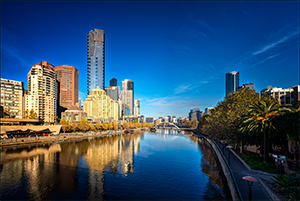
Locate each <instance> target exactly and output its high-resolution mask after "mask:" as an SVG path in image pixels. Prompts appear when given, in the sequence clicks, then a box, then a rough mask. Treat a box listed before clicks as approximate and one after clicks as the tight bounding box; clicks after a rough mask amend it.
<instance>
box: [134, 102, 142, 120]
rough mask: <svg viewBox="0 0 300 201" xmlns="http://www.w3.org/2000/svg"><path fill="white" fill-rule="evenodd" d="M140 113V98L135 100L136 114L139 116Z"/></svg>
mask: <svg viewBox="0 0 300 201" xmlns="http://www.w3.org/2000/svg"><path fill="white" fill-rule="evenodd" d="M140 114H141V112H140V100H134V115H135V116H139V115H140Z"/></svg>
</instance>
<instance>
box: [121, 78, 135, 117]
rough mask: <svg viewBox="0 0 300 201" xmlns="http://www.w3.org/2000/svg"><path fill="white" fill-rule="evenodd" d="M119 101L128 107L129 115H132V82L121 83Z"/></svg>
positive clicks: (126, 80)
mask: <svg viewBox="0 0 300 201" xmlns="http://www.w3.org/2000/svg"><path fill="white" fill-rule="evenodd" d="M120 100H121V101H122V104H126V105H128V106H129V109H130V115H134V101H133V100H134V89H133V82H132V81H131V80H128V79H125V80H124V81H122V91H121V92H120Z"/></svg>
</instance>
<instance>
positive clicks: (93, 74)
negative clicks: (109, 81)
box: [87, 29, 105, 94]
mask: <svg viewBox="0 0 300 201" xmlns="http://www.w3.org/2000/svg"><path fill="white" fill-rule="evenodd" d="M104 56H105V40H104V31H103V30H102V29H94V30H91V31H90V32H89V33H88V41H87V93H88V94H89V92H90V91H91V90H92V89H96V88H97V87H99V88H100V89H102V90H104V83H105V58H104Z"/></svg>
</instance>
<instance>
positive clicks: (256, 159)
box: [239, 153, 278, 174]
mask: <svg viewBox="0 0 300 201" xmlns="http://www.w3.org/2000/svg"><path fill="white" fill-rule="evenodd" d="M239 156H240V157H241V158H242V159H243V160H244V161H245V162H246V163H247V164H248V165H249V166H250V167H251V168H253V169H257V170H262V171H265V172H270V173H274V174H276V173H277V172H278V167H277V166H276V165H275V164H273V163H268V162H266V161H265V160H264V158H263V157H261V156H258V155H254V154H249V153H245V154H243V153H241V154H239Z"/></svg>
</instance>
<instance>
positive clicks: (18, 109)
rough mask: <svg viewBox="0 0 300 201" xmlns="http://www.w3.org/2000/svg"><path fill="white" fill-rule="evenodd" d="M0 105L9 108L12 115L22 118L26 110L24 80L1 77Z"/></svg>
mask: <svg viewBox="0 0 300 201" xmlns="http://www.w3.org/2000/svg"><path fill="white" fill-rule="evenodd" d="M0 85H1V86H0V88H1V101H0V105H2V106H3V109H4V110H8V111H9V113H10V117H15V118H22V115H23V112H24V109H25V108H24V106H25V105H24V82H19V81H14V80H9V79H3V78H1V83H0Z"/></svg>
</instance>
